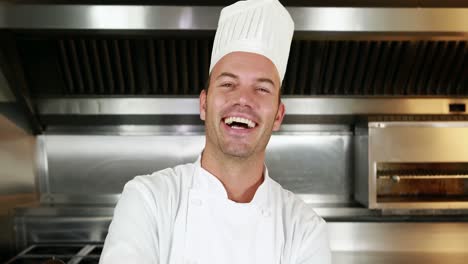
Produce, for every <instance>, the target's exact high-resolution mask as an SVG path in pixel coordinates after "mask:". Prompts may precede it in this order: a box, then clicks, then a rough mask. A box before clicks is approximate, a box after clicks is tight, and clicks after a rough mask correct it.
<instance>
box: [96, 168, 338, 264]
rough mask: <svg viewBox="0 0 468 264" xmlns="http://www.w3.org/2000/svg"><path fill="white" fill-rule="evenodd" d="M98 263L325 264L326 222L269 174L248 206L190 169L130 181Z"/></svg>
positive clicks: (208, 177) (328, 258)
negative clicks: (233, 199) (230, 197)
mask: <svg viewBox="0 0 468 264" xmlns="http://www.w3.org/2000/svg"><path fill="white" fill-rule="evenodd" d="M100 263H102V264H111V263H112V264H115V263H157V264H211V263H213V264H250V263H257V264H306V263H307V264H330V263H331V253H330V248H329V245H328V238H327V232H326V224H325V221H324V220H323V219H322V218H321V217H320V216H318V215H317V214H316V213H315V212H314V211H313V209H312V208H311V207H310V206H309V205H307V204H306V203H304V202H303V201H302V200H300V199H299V198H297V197H296V196H295V195H294V194H293V193H291V192H289V191H287V190H285V189H283V188H282V187H281V186H280V185H279V184H278V183H276V182H275V181H274V180H273V179H271V178H270V177H269V176H268V171H267V170H266V168H265V173H264V181H263V183H262V184H261V185H260V186H259V188H258V189H257V191H256V193H255V196H254V198H253V200H252V201H251V202H250V203H236V202H233V201H231V200H229V199H228V196H227V193H226V190H225V188H224V186H223V185H222V183H221V182H220V181H219V180H218V178H216V177H215V176H213V175H212V174H210V173H209V172H207V171H206V170H204V169H203V168H202V167H201V166H200V160H198V161H197V162H195V163H190V164H185V165H180V166H177V167H175V168H171V169H165V170H162V171H158V172H155V173H153V174H151V175H146V176H138V177H135V178H134V179H133V180H131V181H129V182H128V183H127V184H126V185H125V187H124V190H123V193H122V196H121V197H120V199H119V202H118V203H117V206H116V208H115V211H114V218H113V220H112V223H111V225H110V227H109V233H108V235H107V238H106V241H105V244H104V248H103V251H102V254H101V259H100Z"/></svg>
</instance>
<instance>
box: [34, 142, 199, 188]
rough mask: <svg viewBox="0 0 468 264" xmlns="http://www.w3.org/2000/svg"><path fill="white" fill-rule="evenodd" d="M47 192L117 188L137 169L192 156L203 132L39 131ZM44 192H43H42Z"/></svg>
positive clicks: (151, 169) (144, 170)
mask: <svg viewBox="0 0 468 264" xmlns="http://www.w3.org/2000/svg"><path fill="white" fill-rule="evenodd" d="M41 140H43V141H44V146H45V148H46V152H47V159H48V160H47V162H48V178H49V183H48V185H49V190H48V193H49V194H70V195H103V194H118V193H120V192H121V191H122V188H123V186H124V184H125V183H126V182H127V181H129V180H131V179H132V178H133V177H135V176H137V175H143V174H151V173H152V172H154V171H158V170H162V169H165V168H168V167H173V166H176V165H178V164H184V163H188V162H194V161H195V160H196V158H197V156H198V155H199V154H200V152H201V150H202V148H203V144H204V137H203V136H202V135H198V136H157V137H150V136H141V137H139V136H72V135H70V136H42V137H41ZM41 193H42V194H45V193H44V192H41Z"/></svg>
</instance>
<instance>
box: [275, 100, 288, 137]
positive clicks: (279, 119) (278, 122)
mask: <svg viewBox="0 0 468 264" xmlns="http://www.w3.org/2000/svg"><path fill="white" fill-rule="evenodd" d="M285 111H286V108H285V106H284V104H283V102H280V104H279V107H278V111H277V112H276V117H275V122H274V123H273V131H278V130H279V129H280V127H281V123H283V118H284V113H285Z"/></svg>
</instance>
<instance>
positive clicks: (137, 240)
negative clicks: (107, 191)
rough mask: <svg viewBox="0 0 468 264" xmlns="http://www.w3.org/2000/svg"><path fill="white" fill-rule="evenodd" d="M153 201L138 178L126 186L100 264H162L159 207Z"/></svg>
mask: <svg viewBox="0 0 468 264" xmlns="http://www.w3.org/2000/svg"><path fill="white" fill-rule="evenodd" d="M151 197H152V196H151V193H150V190H149V189H148V187H147V186H145V184H144V183H143V182H141V181H139V180H138V178H136V179H134V180H132V181H130V182H128V183H127V184H126V185H125V187H124V190H123V192H122V195H121V197H120V199H119V201H118V203H117V206H116V208H115V210H114V217H113V219H112V223H111V225H110V227H109V233H108V234H107V237H106V241H105V243H104V248H103V250H102V254H101V259H100V261H99V263H101V264H118V263H143V264H144V263H148V264H149V263H151V264H153V263H156V264H157V263H159V243H158V228H157V213H156V209H157V204H156V203H155V201H154V199H152V198H151Z"/></svg>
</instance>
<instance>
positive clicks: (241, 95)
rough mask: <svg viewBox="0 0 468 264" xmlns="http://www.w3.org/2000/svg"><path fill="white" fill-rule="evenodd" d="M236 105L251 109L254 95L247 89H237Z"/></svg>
mask: <svg viewBox="0 0 468 264" xmlns="http://www.w3.org/2000/svg"><path fill="white" fill-rule="evenodd" d="M235 100H236V104H238V105H239V106H247V107H250V108H252V107H253V104H254V102H255V99H254V94H253V92H252V91H251V89H249V88H248V87H239V89H237V93H236V98H235Z"/></svg>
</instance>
